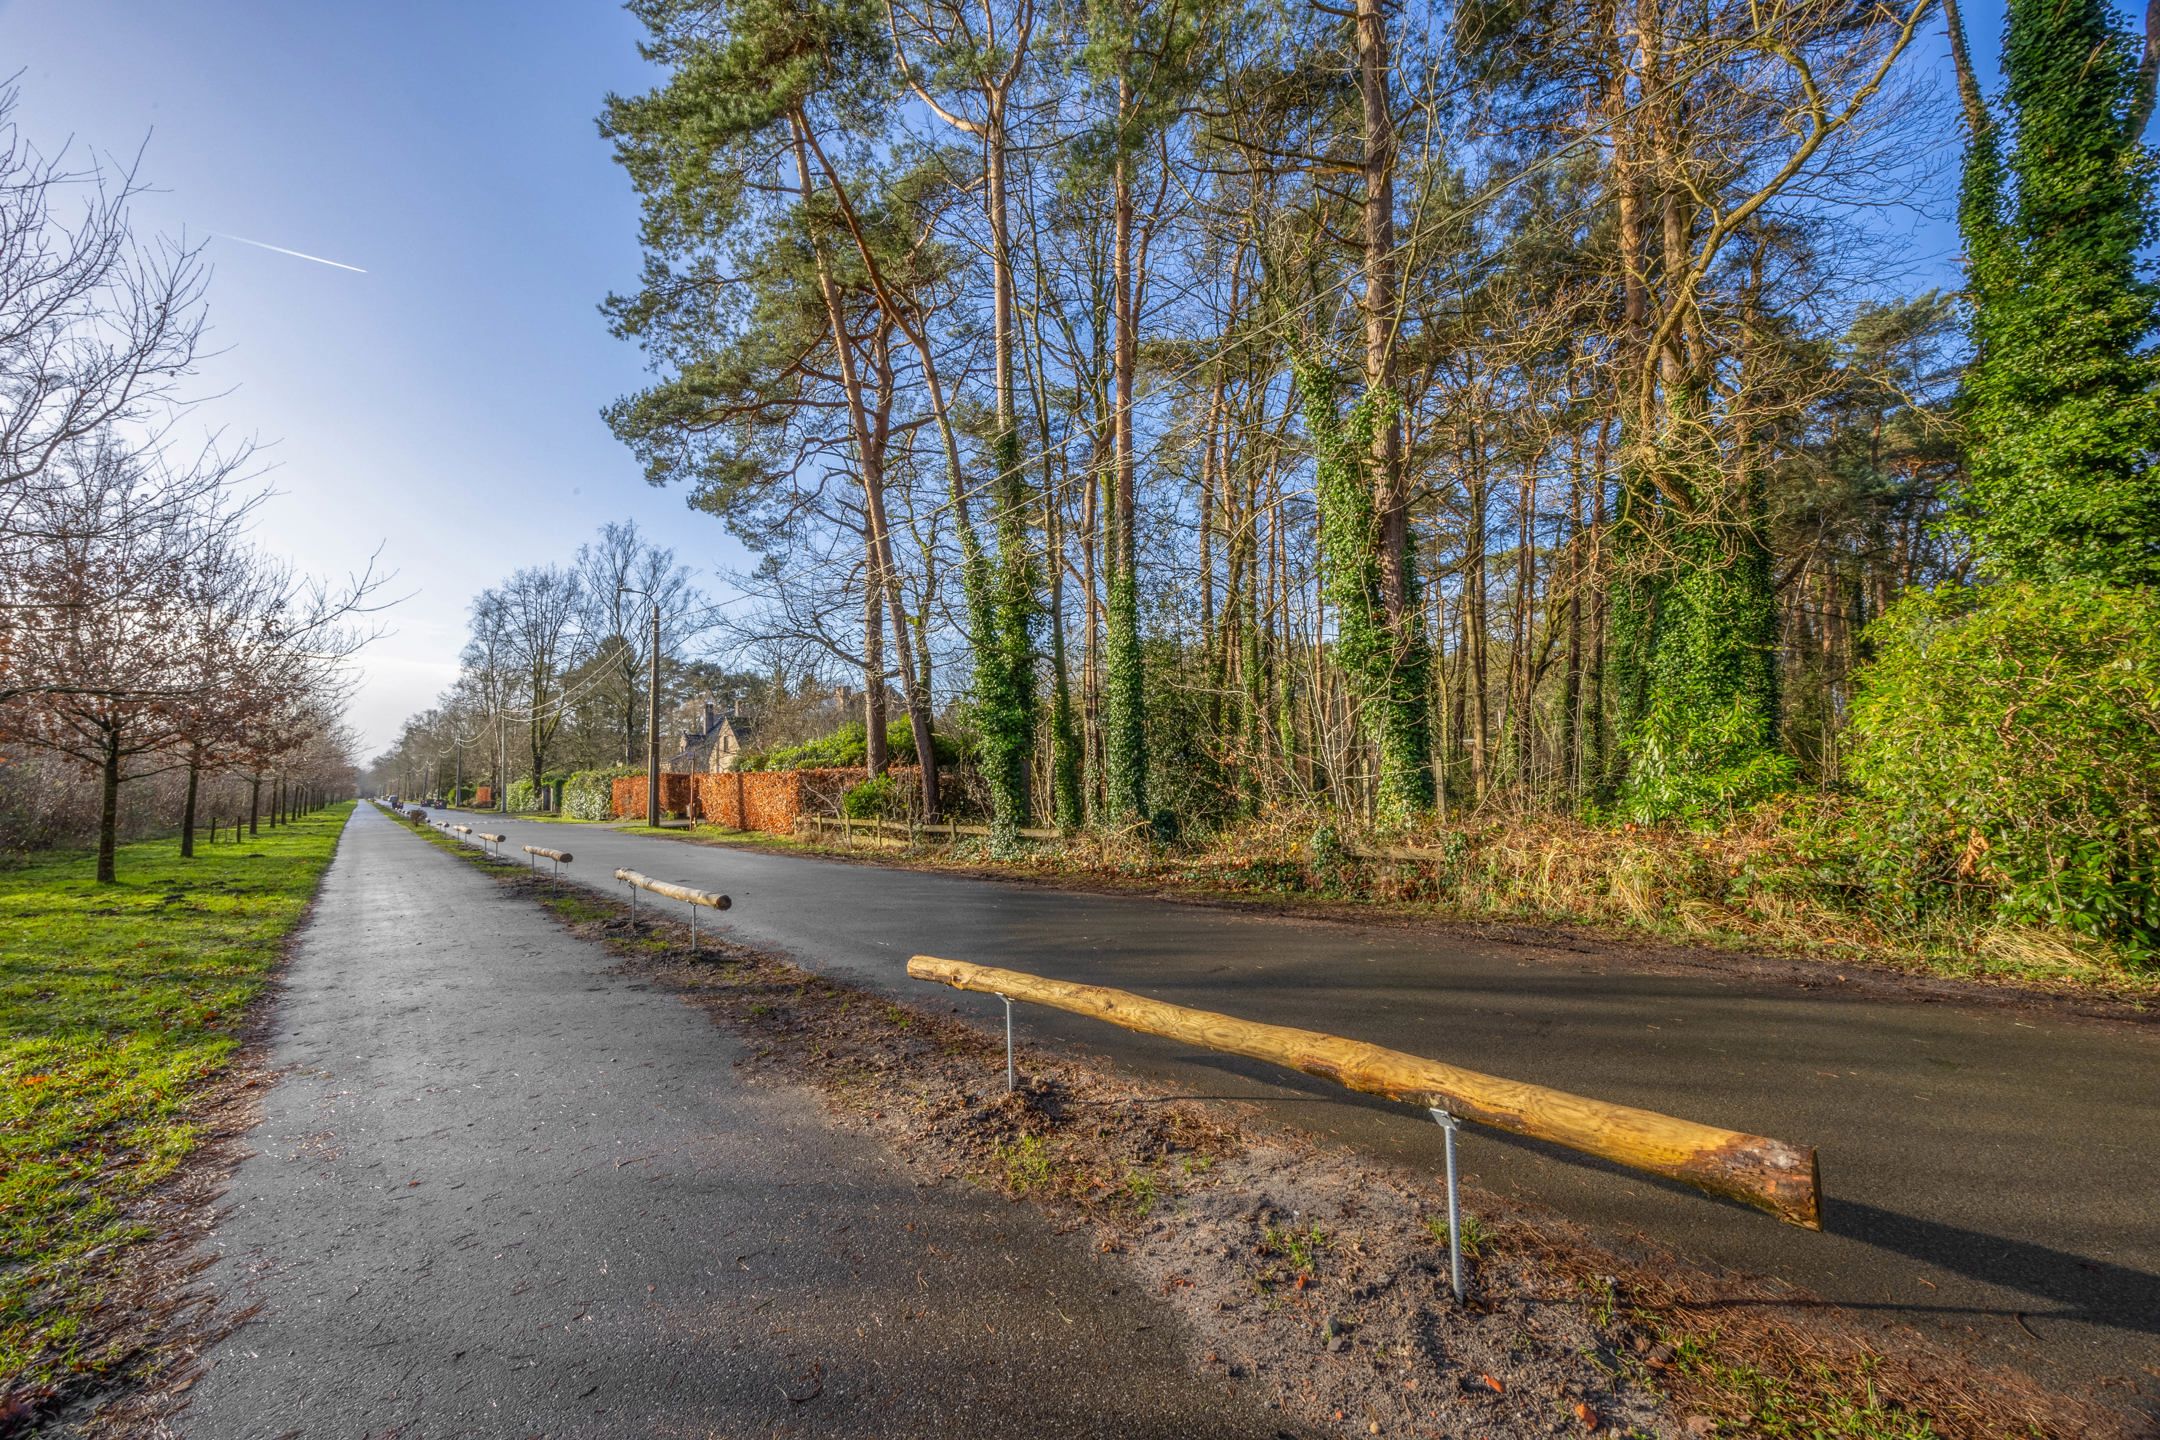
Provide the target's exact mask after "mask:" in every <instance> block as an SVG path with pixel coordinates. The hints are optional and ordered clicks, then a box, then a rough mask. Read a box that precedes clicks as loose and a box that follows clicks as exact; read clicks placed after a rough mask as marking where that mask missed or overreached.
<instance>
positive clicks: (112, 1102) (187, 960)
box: [0, 802, 352, 1431]
mask: <svg viewBox="0 0 2160 1440" xmlns="http://www.w3.org/2000/svg"><path fill="white" fill-rule="evenodd" d="M351 809H352V805H351V803H350V802H347V803H345V804H341V805H335V806H332V807H330V808H328V809H326V810H323V811H321V812H319V813H317V814H314V815H310V816H307V817H305V818H303V819H301V820H298V821H295V822H294V823H293V824H291V825H288V826H283V827H280V828H278V829H276V830H269V829H265V830H264V831H263V832H262V833H261V834H259V835H257V836H255V837H253V838H251V839H248V840H246V841H243V842H241V843H238V844H232V843H225V844H218V845H200V846H198V849H197V854H196V857H195V858H194V859H193V860H183V859H181V858H180V856H179V853H178V851H179V846H178V844H177V842H176V841H173V840H154V841H145V842H142V843H139V844H134V845H127V846H123V847H122V848H121V850H120V854H119V873H120V877H121V878H120V883H118V884H116V885H99V884H97V883H96V881H95V879H94V878H93V877H94V874H95V857H94V856H93V855H91V854H90V853H89V852H87V851H56V852H50V853H42V854H36V855H31V856H28V857H19V858H15V859H13V860H11V861H9V862H7V863H5V864H4V865H0V1431H5V1430H6V1429H7V1428H8V1424H9V1421H10V1419H11V1418H12V1419H15V1420H21V1419H24V1418H27V1417H28V1416H30V1415H31V1414H33V1413H34V1412H36V1411H39V1410H43V1409H45V1408H47V1407H50V1406H53V1405H56V1404H59V1403H62V1402H64V1401H66V1400H67V1399H69V1398H71V1397H72V1396H74V1395H75V1394H77V1393H79V1392H81V1391H84V1390H87V1389H90V1388H93V1387H94V1386H96V1385H97V1384H98V1383H99V1382H100V1381H102V1380H105V1379H107V1378H109V1377H111V1376H112V1375H114V1374H115V1372H117V1371H118V1370H120V1369H121V1368H123V1367H124V1366H125V1365H126V1364H127V1363H128V1361H129V1359H130V1357H131V1356H132V1355H133V1354H135V1353H136V1351H137V1349H138V1348H139V1347H140V1345H141V1344H142V1342H143V1338H144V1337H143V1334H142V1333H141V1327H140V1325H136V1324H131V1323H130V1319H131V1317H130V1316H129V1315H128V1314H127V1313H124V1312H126V1311H128V1310H129V1308H130V1306H129V1304H128V1303H126V1302H123V1301H121V1300H119V1299H118V1298H117V1296H118V1292H119V1290H120V1289H121V1288H122V1286H123V1282H124V1279H125V1277H126V1274H127V1262H128V1252H129V1249H130V1247H131V1246H133V1245H135V1244H137V1243H139V1242H141V1241H144V1240H146V1239H149V1238H151V1236H152V1235H153V1233H154V1231H155V1228H156V1227H154V1226H152V1225H151V1224H149V1223H148V1222H147V1221H146V1220H145V1219H144V1218H143V1217H142V1215H141V1214H140V1213H139V1210H140V1206H141V1205H142V1202H143V1201H144V1200H145V1199H146V1197H148V1196H149V1194H150V1193H151V1191H152V1190H153V1189H154V1188H155V1187H156V1186H157V1185H158V1184H159V1183H160V1182H161V1181H164V1180H166V1179H167V1178H169V1177H171V1176H172V1175H173V1174H174V1173H175V1172H176V1171H177V1170H179V1169H180V1167H181V1166H182V1164H183V1163H184V1162H185V1161H186V1160H187V1158H188V1157H189V1155H190V1154H191V1153H192V1152H193V1151H194V1150H195V1149H196V1148H197V1145H198V1143H199V1142H200V1140H201V1139H202V1128H201V1124H200V1119H201V1116H200V1111H201V1108H202V1106H203V1104H204V1103H205V1097H206V1096H207V1095H208V1094H209V1092H210V1090H211V1087H212V1086H213V1085H214V1084H215V1082H216V1081H217V1080H218V1078H219V1077H220V1076H221V1074H222V1073H223V1072H224V1071H225V1069H226V1068H227V1066H228V1065H230V1063H231V1062H232V1060H233V1057H234V1056H235V1054H236V1053H237V1052H238V1051H239V1049H240V1047H241V1045H242V1043H243V1039H244V1037H245V1034H246V1032H247V1029H248V1027H249V1023H250V1022H249V1016H248V1012H249V1007H250V1006H251V1005H252V1003H253V1002H254V1001H255V1000H256V998H257V997H258V996H260V995H261V994H262V992H263V990H264V987H265V986H266V985H267V984H268V983H269V980H270V976H271V972H272V971H273V969H274V968H275V967H276V965H277V962H278V960H279V958H280V957H281V956H282V954H283V953H284V942H285V939H286V937H287V936H288V935H289V934H290V933H291V932H292V930H293V927H294V926H295V925H297V924H298V923H299V921H300V919H301V917H302V915H303V914H305V912H306V910H307V906H308V903H309V901H310V900H311V899H312V898H313V896H314V894H315V888H316V884H317V882H318V881H319V880H320V879H321V878H322V873H323V870H324V868H325V867H326V866H328V864H329V863H330V857H331V855H332V854H333V853H334V852H335V850H336V848H337V840H338V833H339V831H340V829H341V828H342V827H343V825H344V822H345V818H346V816H347V815H348V814H349V813H350V812H351ZM138 1318H139V1317H138Z"/></svg>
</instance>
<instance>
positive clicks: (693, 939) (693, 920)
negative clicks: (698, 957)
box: [690, 905, 697, 955]
mask: <svg viewBox="0 0 2160 1440" xmlns="http://www.w3.org/2000/svg"><path fill="white" fill-rule="evenodd" d="M690 953H691V954H692V955H695V954H697V906H695V905H692V906H691V907H690Z"/></svg>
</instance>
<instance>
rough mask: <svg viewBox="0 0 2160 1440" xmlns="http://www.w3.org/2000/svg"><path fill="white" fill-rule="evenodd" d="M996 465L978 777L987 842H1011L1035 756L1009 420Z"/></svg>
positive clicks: (1028, 574) (1004, 845)
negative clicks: (984, 797) (984, 793)
mask: <svg viewBox="0 0 2160 1440" xmlns="http://www.w3.org/2000/svg"><path fill="white" fill-rule="evenodd" d="M991 453H992V456H993V458H994V463H995V464H996V465H997V468H998V476H997V496H996V513H995V520H994V524H995V526H996V531H997V546H998V556H997V562H996V567H995V573H994V574H993V573H992V566H991V562H990V559H989V557H988V556H984V555H981V554H980V553H979V552H978V554H977V557H976V561H975V563H976V565H977V567H978V570H979V578H978V580H977V581H976V582H975V583H976V584H977V585H979V586H980V587H981V588H982V589H983V590H984V591H985V601H986V603H984V604H982V605H979V606H974V607H971V608H972V609H974V610H976V612H977V614H976V616H975V619H976V630H975V635H974V649H975V702H976V707H977V713H978V716H979V721H978V723H979V727H980V731H981V735H982V760H983V778H984V779H985V780H986V781H988V783H989V787H990V810H991V817H990V825H991V831H992V834H991V844H992V846H993V848H996V849H999V850H1006V849H1010V848H1011V847H1012V846H1014V845H1016V844H1017V843H1018V841H1019V838H1020V837H1019V833H1018V832H1019V830H1020V829H1021V827H1022V826H1024V825H1026V824H1027V823H1028V820H1029V818H1030V814H1031V809H1032V802H1031V798H1030V793H1029V790H1030V787H1029V776H1030V773H1031V770H1032V765H1033V761H1034V755H1035V624H1034V621H1035V567H1034V566H1033V565H1032V564H1030V563H1029V559H1028V544H1027V539H1028V537H1027V523H1026V511H1027V496H1026V486H1025V484H1024V483H1023V482H1022V481H1021V478H1020V436H1019V432H1018V431H1017V430H1015V429H1013V428H1012V427H1011V425H1010V423H1009V421H1008V423H1007V424H1005V425H1004V426H1003V428H1001V429H1000V430H999V432H998V434H997V436H996V437H995V440H994V442H993V445H992V449H991Z"/></svg>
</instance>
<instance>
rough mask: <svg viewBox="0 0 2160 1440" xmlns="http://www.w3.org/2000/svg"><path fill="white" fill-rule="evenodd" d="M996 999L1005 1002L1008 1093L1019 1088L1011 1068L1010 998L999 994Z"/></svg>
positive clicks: (1006, 1081) (1006, 1089)
mask: <svg viewBox="0 0 2160 1440" xmlns="http://www.w3.org/2000/svg"><path fill="white" fill-rule="evenodd" d="M998 999H1000V1000H1003V1001H1004V1002H1005V1093H1006V1094H1008V1095H1010V1094H1012V1093H1013V1091H1015V1090H1017V1089H1019V1088H1020V1086H1019V1080H1018V1077H1017V1075H1016V1074H1015V1072H1014V1070H1013V1048H1012V998H1011V997H1010V996H1006V995H1000V996H998Z"/></svg>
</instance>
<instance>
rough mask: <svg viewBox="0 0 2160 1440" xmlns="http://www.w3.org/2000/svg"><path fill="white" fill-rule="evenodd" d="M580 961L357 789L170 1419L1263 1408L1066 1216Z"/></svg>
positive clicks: (1128, 1427) (694, 1428)
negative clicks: (1193, 1365)
mask: <svg viewBox="0 0 2160 1440" xmlns="http://www.w3.org/2000/svg"><path fill="white" fill-rule="evenodd" d="M558 838H560V837H558ZM607 965H608V962H607V959H606V956H605V954H604V953H603V952H602V951H600V950H599V949H598V948H597V947H595V946H592V945H589V944H586V943H584V942H580V941H577V940H574V939H572V938H570V937H569V936H568V935H566V934H565V933H564V932H563V931H562V930H561V929H560V928H559V927H558V926H556V925H555V923H554V922H553V921H552V920H551V919H550V918H549V917H548V916H547V915H546V914H545V913H544V912H542V911H541V910H540V909H539V908H538V907H536V906H534V905H532V904H531V903H529V902H528V901H525V900H523V899H520V898H518V897H515V896H512V895H509V894H506V893H505V892H503V891H501V890H499V889H498V888H497V887H496V886H495V885H493V884H491V883H490V882H489V881H488V880H487V879H486V878H485V877H484V876H481V875H478V874H476V873H474V872H473V871H471V870H470V869H468V868H467V867H466V866H464V865H463V864H461V863H459V862H458V861H457V860H455V859H453V858H452V857H450V856H446V855H443V854H441V853H440V852H438V851H436V850H434V849H433V848H432V847H430V846H427V845H425V844H423V843H421V842H420V841H419V840H417V839H416V838H415V837H413V836H412V835H410V834H407V833H404V832H402V831H401V830H400V829H399V828H398V827H397V826H396V825H394V824H393V823H392V822H391V821H389V820H387V819H385V818H384V817H382V816H381V815H379V814H377V813H376V812H375V811H374V810H373V809H372V808H371V807H368V806H362V807H360V809H359V811H358V812H357V814H356V816H355V818H354V819H353V821H352V823H351V824H350V825H349V826H348V828H347V829H346V832H345V835H344V838H343V841H342V843H341V845H340V848H339V851H338V855H337V859H336V860H335V862H334V863H333V864H332V866H331V868H330V870H329V873H328V876H327V878H326V880H325V883H324V886H323V891H322V895H321V898H320V901H319V903H318V906H317V909H316V911H315V913H314V916H313V918H312V919H311V921H310V922H309V924H308V926H307V927H306V929H305V931H304V932H303V935H302V938H301V941H300V944H299V947H298V950H297V952H296V954H295V956H294V958H293V961H292V963H291V965H290V967H289V970H288V972H287V975H286V979H285V986H284V992H283V996H282V998H281V1000H280V1002H279V1008H278V1012H277V1020H276V1034H275V1042H274V1044H275V1049H274V1058H275V1061H276V1063H277V1064H279V1065H280V1066H282V1067H287V1073H286V1074H285V1075H284V1077H283V1079H282V1080H281V1082H280V1083H279V1084H278V1085H277V1086H276V1087H275V1088H274V1089H273V1090H272V1091H271V1093H270V1095H269V1097H268V1099H267V1101H266V1106H265V1116H264V1119H263V1123H262V1125H261V1127H260V1129H259V1130H258V1131H257V1132H256V1134H255V1136H254V1137H253V1142H254V1146H255V1150H256V1153H255V1154H254V1155H253V1157H252V1158H250V1159H249V1160H247V1161H246V1162H245V1163H244V1164H243V1165H242V1167H241V1169H240V1171H239V1174H238V1176H237V1177H236V1180H235V1183H234V1185H233V1187H232V1189H231V1191H230V1192H229V1193H228V1195H227V1197H226V1201H227V1204H228V1206H229V1207H230V1210H229V1213H228V1214H227V1215H226V1216H225V1217H224V1219H223V1220H222V1221H221V1223H220V1224H219V1226H218V1228H217V1232H216V1235H215V1239H214V1245H215V1248H216V1250H217V1252H218V1254H219V1256H220V1263H218V1264H216V1265H214V1266H212V1267H211V1269H210V1271H209V1272H208V1273H209V1275H210V1277H211V1279H212V1281H213V1282H214V1283H215V1284H216V1285H217V1286H218V1287H219V1289H220V1290H221V1291H222V1292H223V1293H224V1295H225V1297H226V1299H227V1300H228V1301H229V1302H230V1303H231V1304H232V1305H234V1306H236V1307H237V1306H245V1305H250V1304H256V1305H259V1306H260V1307H261V1308H260V1310H259V1312H258V1313H256V1314H255V1315H254V1317H253V1318H252V1319H250V1320H249V1321H248V1322H247V1323H246V1324H245V1325H243V1326H242V1327H241V1328H240V1329H239V1330H237V1331H236V1332H235V1333H234V1334H232V1335H231V1336H230V1337H229V1338H227V1339H225V1340H224V1341H222V1342H221V1343H220V1344H219V1345H217V1346H216V1347H215V1348H214V1349H213V1350H212V1352H211V1353H210V1356H209V1365H208V1370H207V1373H206V1374H205V1375H204V1376H203V1378H202V1379H201V1380H199V1381H198V1382H197V1383H196V1384H195V1385H194V1387H193V1388H192V1390H191V1391H190V1392H189V1393H188V1397H187V1398H188V1400H189V1404H188V1407H187V1409H186V1410H185V1411H184V1412H182V1413H181V1415H180V1416H179V1417H178V1419H177V1421H176V1422H175V1423H174V1426H173V1429H174V1430H175V1431H177V1433H179V1434H181V1435H184V1436H188V1437H197V1440H214V1437H258V1436H259V1437H273V1436H341V1437H342V1436H391V1435H402V1436H415V1437H417V1436H428V1437H442V1436H456V1435H473V1436H524V1435H546V1436H565V1435H577V1436H617V1435H621V1436H629V1435H638V1436H648V1435H661V1436H678V1435H680V1436H692V1435H695V1436H703V1435H726V1436H753V1435H755V1436H765V1435H790V1436H793V1435H804V1436H941V1437H942V1436H1018V1435H1025V1436H1073V1437H1081V1436H1099V1435H1118V1436H1139V1437H1155V1436H1159V1437H1169V1436H1195V1435H1208V1436H1213V1435H1229V1436H1271V1435H1275V1434H1277V1433H1278V1425H1279V1421H1277V1420H1274V1419H1271V1418H1269V1417H1268V1416H1267V1415H1265V1414H1263V1413H1261V1412H1260V1411H1259V1409H1258V1407H1257V1405H1256V1404H1255V1403H1254V1402H1252V1401H1249V1400H1247V1399H1245V1398H1244V1397H1242V1396H1240V1395H1238V1394H1237V1393H1235V1392H1234V1391H1233V1390H1231V1389H1229V1388H1227V1387H1226V1386H1225V1385H1224V1384H1223V1382H1220V1381H1211V1380H1207V1379H1203V1378H1200V1377H1198V1376H1196V1375H1194V1374H1192V1373H1190V1372H1189V1371H1188V1369H1187V1367H1186V1362H1185V1360H1184V1359H1183V1358H1182V1356H1181V1350H1180V1340H1179V1336H1178V1333H1177V1331H1176V1329H1175V1326H1174V1325H1173V1324H1172V1322H1171V1320H1170V1317H1169V1316H1168V1314H1167V1312H1165V1311H1163V1310H1162V1309H1161V1308H1160V1307H1159V1306H1157V1305H1155V1304H1153V1303H1152V1302H1150V1301H1148V1300H1146V1299H1144V1298H1142V1297H1140V1296H1138V1295H1136V1294H1134V1293H1132V1291H1131V1289H1130V1288H1129V1287H1128V1286H1127V1285H1126V1283H1125V1281H1124V1279H1123V1277H1122V1276H1121V1275H1120V1274H1119V1273H1118V1272H1116V1271H1115V1270H1114V1269H1113V1268H1112V1267H1111V1266H1110V1265H1108V1264H1106V1263H1100V1262H1097V1261H1096V1260H1095V1259H1093V1258H1092V1257H1090V1256H1088V1255H1086V1254H1085V1253H1083V1251H1082V1249H1081V1247H1080V1246H1079V1244H1078V1242H1077V1241H1074V1240H1071V1239H1065V1238H1061V1237H1059V1236H1056V1235H1054V1234H1052V1233H1050V1232H1049V1230H1048V1229H1047V1227H1046V1226H1045V1225H1044V1224H1043V1222H1042V1221H1041V1220H1040V1219H1039V1218H1038V1217H1036V1216H1035V1215H1034V1213H1033V1212H1032V1211H1030V1210H1028V1209H1026V1208H1023V1207H1015V1206H1011V1205H1007V1204H1005V1203H1003V1202H1001V1201H998V1200H996V1199H994V1198H992V1197H990V1196H988V1195H986V1194H985V1193H983V1192H981V1191H978V1190H973V1189H970V1188H968V1187H964V1186H958V1185H948V1186H941V1187H936V1188H927V1189H919V1188H917V1187H916V1186H915V1185H914V1184H913V1183H912V1182H911V1181H910V1180H909V1178H908V1177H907V1175H906V1173H905V1172H904V1171H902V1170H901V1169H900V1168H899V1167H898V1166H897V1165H896V1163H895V1162H894V1161H893V1160H892V1158H891V1157H890V1156H888V1155H887V1154H885V1153H884V1152H883V1151H881V1150H880V1148H879V1146H878V1145H877V1144H876V1143H875V1142H874V1141H872V1140H870V1139H868V1138H866V1137H864V1136H862V1135H859V1134H854V1133H850V1132H847V1131H845V1130H844V1129H841V1128H836V1126H835V1124H834V1122H833V1121H832V1120H831V1119H830V1118H829V1117H828V1116H827V1115H826V1114H825V1113H824V1111H823V1110H822V1108H821V1106H820V1104H819V1102H818V1101H817V1100H815V1099H814V1098H813V1097H812V1096H811V1095H810V1094H809V1092H807V1091H804V1090H801V1089H797V1088H795V1087H793V1086H787V1085H774V1084H760V1083H756V1082H753V1081H751V1080H749V1079H748V1078H746V1076H745V1075H744V1074H743V1072H742V1071H741V1070H740V1069H738V1068H737V1066H736V1064H735V1061H736V1060H737V1058H738V1057H739V1055H740V1053H741V1052H740V1047H739V1046H738V1045H737V1043H736V1042H735V1041H734V1040H733V1039H732V1038H731V1037H730V1036H729V1035H727V1034H726V1033H724V1032H723V1031H721V1030H719V1029H717V1028H715V1027H714V1026H713V1025H712V1024H711V1022H710V1021H709V1020H707V1019H706V1018H705V1016H704V1015H703V1014H702V1013H700V1012H698V1011H695V1010H693V1009H691V1008H690V1007H688V1006H686V1005H684V1004H683V1003H682V1002H681V1001H679V1000H678V999H676V998H674V997H673V996H672V995H670V994H667V993H665V992H662V991H654V990H650V989H648V988H647V987H646V986H645V985H643V984H641V983H637V982H635V981H632V980H628V979H625V978H623V977H620V976H613V975H610V974H608V973H607Z"/></svg>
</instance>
